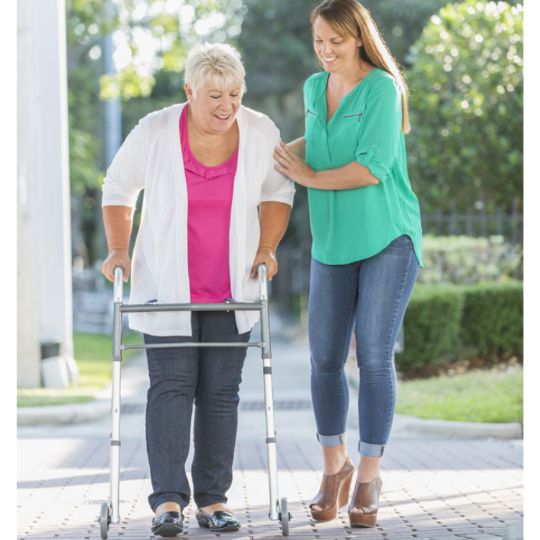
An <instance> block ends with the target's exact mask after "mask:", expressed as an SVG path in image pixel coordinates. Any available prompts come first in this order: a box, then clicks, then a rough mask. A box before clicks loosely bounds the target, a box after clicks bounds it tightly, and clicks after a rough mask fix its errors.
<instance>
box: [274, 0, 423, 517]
mask: <svg viewBox="0 0 540 540" xmlns="http://www.w3.org/2000/svg"><path fill="white" fill-rule="evenodd" d="M311 24H312V31H313V46H314V50H315V54H316V56H317V59H318V61H319V63H320V65H321V67H322V68H323V71H321V72H319V73H315V74H313V75H312V76H310V77H309V78H308V79H307V80H306V82H305V84H304V105H305V122H306V129H305V135H304V137H302V138H301V139H297V140H296V141H293V142H292V143H290V144H289V145H284V144H282V145H280V146H278V147H277V148H276V153H275V157H276V160H277V164H276V169H277V170H278V171H280V172H282V173H283V174H286V175H287V176H289V178H292V179H293V180H295V181H296V182H298V183H299V184H302V185H304V186H307V187H308V197H309V211H310V220H311V232H312V236H313V246H312V263H311V286H310V295H309V341H310V348H311V392H312V400H313V408H314V412H315V419H316V422H317V430H318V434H317V435H318V439H319V441H320V444H321V446H322V451H323V456H324V477H323V481H322V485H321V488H320V491H319V493H318V494H317V495H316V497H315V499H314V500H313V502H312V504H311V506H310V508H311V513H312V516H313V518H314V519H316V520H319V521H326V520H329V519H333V518H335V517H336V515H337V512H338V510H339V508H340V507H342V506H345V505H346V504H347V502H348V498H349V486H350V483H351V479H352V478H353V474H354V465H353V464H352V462H351V460H350V459H349V458H348V456H347V449H346V448H347V447H346V444H345V436H346V419H347V409H348V387H347V378H346V376H345V373H344V370H343V368H344V364H345V360H346V358H347V354H348V350H349V343H350V341H351V335H352V332H353V329H354V331H355V336H356V356H357V361H358V367H359V369H360V389H359V400H358V414H359V419H360V437H359V441H358V452H359V454H360V460H359V463H358V476H357V482H356V483H355V488H354V493H353V496H352V499H351V500H350V504H349V520H350V524H351V526H353V527H374V526H375V524H376V521H377V511H378V506H379V496H380V492H381V486H382V481H381V479H380V476H379V467H380V460H381V457H382V455H383V452H384V448H385V446H386V443H387V441H388V438H389V435H390V428H391V426H392V419H393V415H394V408H395V399H396V378H395V368H394V362H393V349H394V342H395V339H396V335H397V333H398V330H399V327H400V324H401V321H402V320H403V316H404V314H405V310H406V308H407V303H408V301H409V298H410V296H411V293H412V290H413V286H414V283H415V280H416V276H417V274H418V270H419V267H420V266H421V265H422V258H421V239H422V231H421V223H420V209H419V204H418V200H417V198H416V195H415V194H414V192H413V190H412V188H411V184H410V181H409V176H408V173H407V156H406V151H405V137H404V134H405V133H407V132H408V131H409V117H408V113H407V86H406V84H405V81H404V79H403V77H402V75H401V73H400V71H399V69H398V67H397V65H396V62H395V61H394V59H393V57H392V55H391V53H390V51H389V50H388V49H387V47H386V45H385V43H384V40H383V39H382V37H381V35H380V34H379V31H378V29H377V26H376V24H375V22H374V21H373V19H372V18H371V16H370V14H369V12H368V11H367V10H366V9H365V8H364V7H363V6H362V5H361V4H360V3H359V2H357V1H356V0H325V1H323V2H321V3H320V4H319V5H317V6H316V7H315V8H314V10H313V12H312V15H311ZM304 156H305V162H304Z"/></svg>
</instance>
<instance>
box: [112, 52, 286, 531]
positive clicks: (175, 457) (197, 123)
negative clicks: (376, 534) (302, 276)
mask: <svg viewBox="0 0 540 540" xmlns="http://www.w3.org/2000/svg"><path fill="white" fill-rule="evenodd" d="M244 77H245V72H244V68H243V65H242V63H241V60H240V56H239V54H238V53H237V51H236V50H235V49H233V48H232V47H230V46H228V45H224V44H213V45H208V44H205V45H204V46H200V47H197V48H196V49H194V50H192V51H191V53H190V54H189V56H188V58H187V62H186V66H185V92H186V96H187V103H182V104H179V105H173V106H171V107H167V108H165V109H162V110H160V111H156V112H153V113H151V114H149V115H147V116H145V117H144V118H143V119H141V120H140V122H139V124H138V125H137V126H136V127H135V128H134V129H133V131H132V132H131V133H130V134H129V136H128V137H127V139H126V140H125V141H124V143H123V145H122V147H121V148H120V150H119V151H118V153H117V155H116V156H115V158H114V161H113V162H112V164H111V166H110V168H109V169H108V171H107V176H106V179H105V184H104V186H103V217H104V223H105V230H106V235H107V242H108V248H109V255H108V257H107V259H106V260H105V262H104V263H103V267H102V271H103V273H104V274H105V276H107V278H108V279H112V278H113V269H114V267H115V266H117V265H120V266H122V267H123V269H124V272H125V276H126V279H127V277H128V276H129V274H130V270H131V296H130V301H131V302H133V303H146V302H160V303H189V302H224V301H225V300H226V299H229V298H234V299H235V300H237V301H253V300H255V299H256V296H257V281H256V279H255V277H256V275H255V272H256V270H255V268H256V266H257V265H258V264H260V263H265V264H266V265H267V269H268V277H269V279H271V278H272V277H273V276H274V275H275V274H276V272H277V269H278V266H277V261H276V257H275V252H276V248H277V246H278V244H279V242H280V240H281V238H282V236H283V234H284V232H285V229H286V227H287V222H288V218H289V214H290V210H291V206H292V201H293V196H294V187H293V183H292V182H291V181H290V180H288V179H286V178H285V177H284V176H282V175H281V174H279V173H277V172H276V171H275V170H274V169H273V160H272V151H273V148H274V146H275V145H276V143H277V142H278V141H279V131H278V129H277V128H276V126H275V125H274V124H273V123H272V121H271V120H270V119H269V118H268V117H266V116H265V115H263V114H261V113H258V112H255V111H253V110H250V109H247V108H245V107H243V106H242V96H243V93H244ZM142 189H144V203H143V207H142V218H141V225H140V228H139V233H138V236H137V240H136V242H135V248H134V251H133V262H132V264H131V263H130V257H129V253H128V246H129V240H130V235H131V229H132V217H133V211H134V208H135V203H136V200H137V196H138V194H139V192H140V191H141V190H142ZM257 317H258V314H257V313H256V312H247V311H236V312H232V313H231V312H229V313H227V312H208V311H206V312H205V311H200V312H175V313H162V312H160V313H141V314H131V315H130V327H131V328H132V329H134V330H138V331H140V332H142V333H143V334H144V339H145V343H147V344H153V343H167V342H180V341H199V342H205V341H209V342H210V341H213V342H215V341H218V342H227V341H228V342H247V341H248V340H249V335H250V331H251V329H252V327H253V326H254V324H255V323H256V321H257ZM245 355H246V352H245V348H210V347H208V348H204V347H202V348H163V349H153V350H152V349H149V350H147V357H148V370H149V377H150V387H149V390H148V403H147V409H146V438H147V450H148V459H149V464H150V473H151V479H152V487H153V492H152V494H151V495H150V496H149V503H150V506H151V508H152V510H153V511H154V512H155V517H154V518H153V520H152V532H153V533H154V534H157V535H160V536H176V535H177V534H178V533H180V532H181V531H182V520H183V514H182V509H183V508H185V507H186V506H187V505H188V503H189V500H190V486H189V483H188V479H187V476H186V472H185V461H186V458H187V456H188V451H189V443H190V426H191V415H192V408H193V404H195V422H194V446H195V447H194V458H193V464H192V468H191V473H192V480H193V493H194V499H195V503H196V504H197V507H198V511H197V520H198V523H199V525H200V526H201V527H208V528H210V529H211V530H213V531H218V532H222V531H234V530H237V529H238V528H239V527H240V523H239V522H238V520H237V519H236V518H235V517H234V516H233V515H232V513H231V512H230V511H229V509H228V508H227V506H226V502H227V497H226V492H227V490H228V489H229V487H230V485H231V482H232V463H233V455H234V447H235V441H236V429H237V406H238V402H239V397H238V389H239V385H240V382H241V373H242V367H243V362H244V358H245Z"/></svg>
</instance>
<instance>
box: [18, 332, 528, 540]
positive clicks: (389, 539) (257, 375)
mask: <svg viewBox="0 0 540 540" xmlns="http://www.w3.org/2000/svg"><path fill="white" fill-rule="evenodd" d="M257 352H258V351H257V350H255V349H252V350H250V352H249V354H248V359H247V360H246V367H245V370H244V377H243V378H244V382H243V385H242V390H241V398H242V401H241V413H240V424H239V431H238V445H237V453H236V457H235V464H234V484H233V487H232V489H231V491H230V492H229V504H230V506H231V507H232V508H233V509H234V511H235V512H236V513H237V515H238V517H239V518H240V519H241V521H242V524H243V526H242V528H241V530H240V531H238V533H228V534H225V535H222V536H224V537H226V538H231V540H232V539H238V538H244V539H263V538H264V539H269V538H280V537H281V532H280V527H279V523H276V522H271V521H269V519H268V488H267V478H268V477H267V473H266V462H265V456H266V448H265V444H264V437H265V424H264V410H263V408H262V403H263V387H262V374H261V372H262V370H261V362H260V358H259V357H258V356H257ZM273 353H274V398H275V404H276V412H275V418H276V425H277V431H278V451H279V455H278V465H279V471H280V472H279V482H280V494H281V495H282V496H287V497H288V500H289V506H290V511H291V513H292V514H293V519H292V521H291V533H290V534H291V537H299V538H304V539H308V538H313V539H326V538H333V539H350V538H363V539H366V540H372V539H385V540H402V539H403V540H404V539H414V538H417V539H429V540H431V539H445V540H451V539H471V540H473V539H482V540H489V539H492V538H503V537H505V539H508V540H509V539H517V538H520V535H519V534H518V533H515V534H514V533H511V531H518V530H519V524H520V522H521V516H522V470H521V466H522V447H521V441H495V440H474V441H466V440H462V441H460V440H455V439H451V440H450V439H449V440H445V439H441V438H429V439H428V438H423V439H422V440H419V439H418V438H417V437H416V438H413V437H411V436H410V435H408V434H407V433H406V432H403V431H400V430H399V429H397V430H396V431H394V433H393V435H392V439H391V441H390V444H389V445H388V447H387V450H386V453H385V457H384V460H383V473H382V478H383V482H384V486H383V501H382V502H383V504H382V508H381V510H380V511H379V524H378V526H377V528H375V529H351V528H349V527H348V520H347V513H346V511H342V512H340V514H339V516H338V518H337V519H336V520H334V521H331V522H328V523H324V524H319V523H315V522H313V520H311V518H310V515H309V509H308V505H309V501H310V499H311V498H312V497H313V495H314V494H315V493H316V491H317V490H318V487H319V483H320V478H321V474H320V469H321V463H322V462H321V457H320V452H319V448H318V443H317V442H316V440H315V438H314V435H313V434H314V432H315V423H314V419H313V415H312V412H311V410H310V406H309V399H310V397H309V360H308V358H309V357H308V353H307V348H306V345H305V344H298V343H291V342H287V341H276V340H275V343H274V345H273ZM146 386H147V382H146V372H145V364H144V358H143V357H140V358H139V359H137V360H133V361H132V363H131V364H128V365H127V366H126V368H125V369H124V371H123V395H124V396H125V397H124V401H123V416H122V456H121V461H122V473H121V491H120V499H121V503H120V516H121V523H120V524H118V525H111V529H110V532H109V538H111V539H129V540H131V539H133V540H139V539H151V538H155V537H154V536H153V535H152V534H151V533H150V529H149V523H150V520H151V516H152V513H151V510H150V508H149V506H148V503H147V495H148V493H149V492H150V489H151V488H150V480H149V472H148V463H147V457H146V449H145V442H144V400H145V392H146ZM354 400H355V396H354V395H351V410H350V414H349V416H350V426H349V443H348V444H349V447H350V452H351V455H353V456H354V455H356V453H355V447H356V444H357V442H356V440H357V434H356V431H357V429H356V427H355V424H356V413H355V411H354V409H355V407H354ZM109 430H110V424H109V420H108V419H104V420H102V421H99V422H94V423H91V424H79V425H74V426H54V427H53V426H39V427H25V428H20V429H19V473H18V478H19V491H18V538H19V539H21V540H22V539H28V540H45V539H47V540H50V539H55V538H59V539H64V540H68V539H69V540H82V539H97V538H100V536H99V526H98V524H97V522H96V518H97V515H98V513H99V503H100V501H102V500H106V499H107V497H108V471H109V469H108V449H109V444H108V433H109ZM189 460H191V456H190V458H189ZM194 510H195V509H194V507H193V505H190V506H189V507H188V508H187V509H186V510H185V512H184V513H185V515H186V519H185V534H184V535H183V536H182V537H183V538H191V537H196V538H215V537H216V536H218V535H215V534H212V533H208V532H207V531H204V530H202V529H200V528H199V527H198V526H197V523H196V521H195V519H194ZM505 531H506V536H505Z"/></svg>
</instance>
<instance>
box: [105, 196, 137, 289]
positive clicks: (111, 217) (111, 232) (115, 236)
mask: <svg viewBox="0 0 540 540" xmlns="http://www.w3.org/2000/svg"><path fill="white" fill-rule="evenodd" d="M103 225H104V226H105V234H106V236H107V246H108V248H109V255H108V256H107V258H106V259H105V260H104V261H103V264H102V265H101V273H102V274H103V275H104V276H105V277H106V278H107V279H108V280H109V281H113V282H114V269H115V267H117V266H121V267H122V270H123V271H124V281H126V282H127V281H128V279H129V274H130V273H131V259H130V258H129V238H130V236H131V229H132V227H133V209H132V208H130V207H129V206H105V207H104V208H103Z"/></svg>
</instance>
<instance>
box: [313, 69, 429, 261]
mask: <svg viewBox="0 0 540 540" xmlns="http://www.w3.org/2000/svg"><path fill="white" fill-rule="evenodd" d="M328 77H329V73H328V72H324V71H323V72H320V73H315V74H314V75H311V76H310V77H309V78H308V79H307V80H306V82H305V84H304V108H305V135H304V137H305V141H306V162H307V164H308V165H309V166H310V167H311V168H313V169H314V170H316V171H320V170H326V169H335V168H338V167H342V166H343V165H347V164H348V163H351V162H352V161H357V162H358V163H361V164H362V165H364V166H366V167H367V168H368V169H369V170H370V172H371V174H372V175H373V176H375V177H376V178H377V179H378V180H379V183H378V184H376V185H372V186H367V187H361V188H355V189H346V190H335V191H334V190H321V189H313V188H309V189H308V200H309V217H310V224H311V234H312V237H313V245H312V248H311V254H312V256H313V258H314V259H315V260H317V261H319V262H321V263H324V264H348V263H351V262H355V261H359V260H362V259H367V258H368V257H372V256H373V255H376V254H377V253H379V252H380V251H382V250H383V249H384V248H385V247H386V246H387V245H388V244H389V243H390V242H392V241H393V240H395V239H396V238H397V237H398V236H401V235H408V236H410V238H411V240H412V242H413V247H414V251H415V254H416V258H417V260H418V264H419V265H420V266H423V264H422V252H421V249H422V247H421V246H422V226H421V222H420V207H419V204H418V199H417V198H416V195H415V194H414V192H413V191H412V189H411V184H410V182H409V176H408V173H407V155H406V151H405V138H404V135H403V133H402V132H401V94H400V90H399V87H398V86H397V85H396V83H395V81H394V78H393V77H392V76H391V75H390V74H389V73H387V72H386V71H384V70H381V69H378V68H375V69H372V70H371V71H370V72H369V73H368V74H367V75H366V76H365V77H364V79H362V81H360V82H359V83H358V84H357V85H356V86H355V87H354V88H353V89H352V90H351V92H350V93H349V94H347V95H346V96H345V97H343V99H342V100H341V102H340V104H339V106H338V108H337V110H336V112H335V113H334V115H333V116H332V118H330V121H329V122H327V121H326V116H327V104H326V85H327V81H328Z"/></svg>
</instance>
